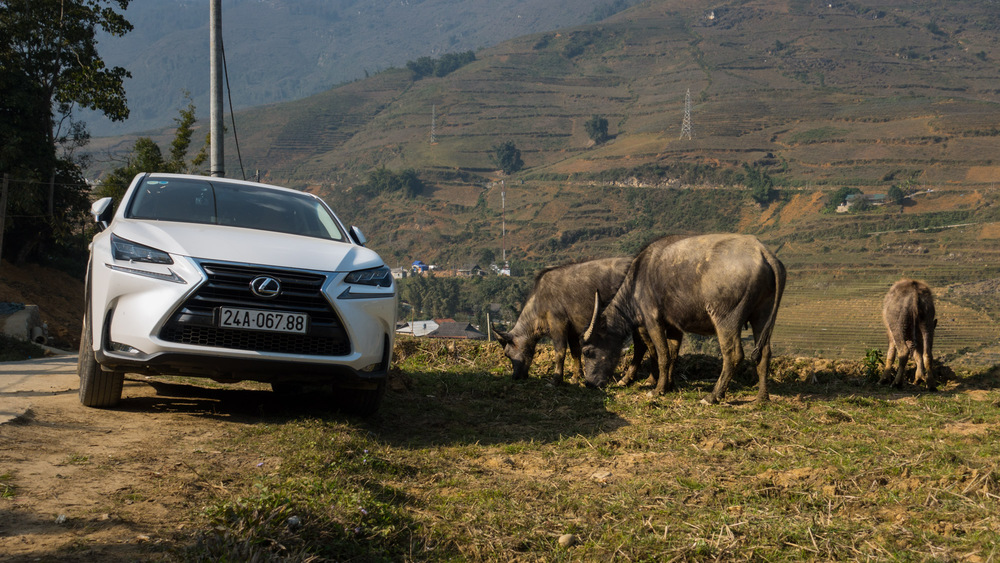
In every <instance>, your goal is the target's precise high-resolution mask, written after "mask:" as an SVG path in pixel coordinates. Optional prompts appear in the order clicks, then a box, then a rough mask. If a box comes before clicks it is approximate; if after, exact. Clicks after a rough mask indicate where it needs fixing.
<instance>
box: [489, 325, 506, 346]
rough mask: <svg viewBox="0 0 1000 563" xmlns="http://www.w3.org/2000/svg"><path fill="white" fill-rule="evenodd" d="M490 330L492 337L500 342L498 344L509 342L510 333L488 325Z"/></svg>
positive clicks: (502, 344) (503, 344)
mask: <svg viewBox="0 0 1000 563" xmlns="http://www.w3.org/2000/svg"><path fill="white" fill-rule="evenodd" d="M490 330H491V331H493V337H494V338H496V339H497V342H499V343H500V346H507V345H508V344H510V343H511V338H510V335H509V334H507V333H506V332H501V331H499V330H497V329H496V328H494V327H490Z"/></svg>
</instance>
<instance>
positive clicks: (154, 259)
mask: <svg viewBox="0 0 1000 563" xmlns="http://www.w3.org/2000/svg"><path fill="white" fill-rule="evenodd" d="M111 255H112V256H114V258H115V260H128V261H129V262H146V263H149V264H173V263H174V260H173V258H171V257H170V255H169V254H167V253H166V252H163V251H162V250H157V249H155V248H150V247H148V246H143V245H141V244H136V243H134V242H132V241H130V240H126V239H123V238H121V237H119V236H115V235H111Z"/></svg>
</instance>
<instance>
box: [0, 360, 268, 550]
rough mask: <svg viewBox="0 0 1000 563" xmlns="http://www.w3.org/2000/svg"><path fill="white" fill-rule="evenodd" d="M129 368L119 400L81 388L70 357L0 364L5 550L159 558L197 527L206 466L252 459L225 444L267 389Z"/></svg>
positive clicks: (250, 463) (257, 415) (263, 404)
mask: <svg viewBox="0 0 1000 563" xmlns="http://www.w3.org/2000/svg"><path fill="white" fill-rule="evenodd" d="M133 377H134V376H129V377H128V378H126V381H125V391H124V397H123V401H122V404H121V405H120V406H119V407H118V408H116V409H113V410H105V409H90V408H86V407H83V406H82V405H80V403H79V401H78V398H77V387H78V378H77V376H76V356H60V357H54V358H43V359H38V360H29V361H26V362H7V363H0V561H93V560H97V559H99V560H108V559H110V560H123V559H124V560H157V559H163V558H170V554H171V553H172V551H173V550H174V549H176V548H177V547H178V546H182V545H184V544H186V543H187V542H189V541H190V538H191V537H192V533H193V532H194V530H193V526H192V524H191V522H192V514H193V513H194V512H195V511H197V510H198V509H200V508H201V506H202V505H203V504H204V502H205V500H206V499H207V498H208V497H209V492H214V493H216V494H218V493H220V492H222V493H223V494H225V487H226V483H217V482H216V483H213V482H206V481H205V480H204V479H203V478H202V477H201V475H207V474H211V473H213V472H211V471H208V468H211V467H213V466H215V467H217V466H218V464H226V465H227V466H228V467H230V468H243V467H245V468H246V470H247V471H254V470H259V469H258V468H259V466H258V463H259V462H260V461H264V460H263V458H260V459H258V458H257V456H259V455H260V454H254V453H238V452H231V451H230V452H225V453H224V452H222V451H219V448H220V446H219V445H218V440H219V439H220V438H222V437H223V436H224V435H226V433H227V432H229V431H230V430H231V429H236V428H244V427H245V426H246V425H247V424H254V423H256V422H259V421H260V420H261V416H262V415H263V414H265V411H268V410H270V407H269V405H271V404H272V403H273V395H272V394H271V393H270V392H269V391H248V390H224V391H220V390H214V389H207V388H200V387H192V386H187V385H173V384H163V383H156V384H155V385H150V384H149V383H148V382H144V381H142V380H141V378H138V377H135V378H133Z"/></svg>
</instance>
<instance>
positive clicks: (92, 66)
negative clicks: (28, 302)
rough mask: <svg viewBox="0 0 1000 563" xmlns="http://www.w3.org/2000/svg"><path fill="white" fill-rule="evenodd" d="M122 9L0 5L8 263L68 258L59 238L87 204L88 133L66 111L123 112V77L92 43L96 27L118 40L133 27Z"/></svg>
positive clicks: (103, 4)
mask: <svg viewBox="0 0 1000 563" xmlns="http://www.w3.org/2000/svg"><path fill="white" fill-rule="evenodd" d="M127 6H128V0H5V1H4V2H2V3H0V91H2V92H3V95H0V173H7V174H9V176H10V178H11V186H10V194H9V197H10V202H9V204H8V209H7V213H8V215H9V216H12V219H11V220H8V221H7V222H6V233H5V237H4V251H5V255H7V256H11V257H13V259H14V260H15V261H16V262H24V261H27V260H34V259H40V258H42V257H44V256H49V255H53V254H58V253H59V252H63V253H66V254H72V253H75V251H73V250H71V249H70V248H69V246H72V245H74V244H79V241H75V240H74V239H73V238H72V237H68V235H67V234H68V233H71V232H72V231H73V229H72V225H75V224H78V223H79V221H80V219H81V218H82V216H83V215H85V213H86V210H87V207H88V203H87V202H88V199H87V191H88V189H89V188H88V186H87V185H86V183H85V182H84V180H83V174H82V172H81V168H82V165H83V164H84V162H83V161H82V160H81V159H80V158H79V157H77V156H76V154H75V151H76V149H78V148H79V147H81V146H83V145H84V144H86V143H87V141H88V140H89V135H88V133H87V130H86V126H85V124H83V123H82V122H78V121H76V120H74V118H73V111H74V109H75V108H77V107H84V108H88V109H92V110H96V111H99V112H101V113H103V114H104V115H106V116H107V117H108V118H110V119H111V120H113V121H121V120H123V119H125V118H126V117H128V105H127V104H126V100H125V89H124V85H123V80H124V79H125V78H126V77H128V76H129V74H128V72H127V71H126V70H125V69H123V68H121V67H113V68H108V67H107V65H106V64H105V63H104V61H103V59H102V58H101V57H100V55H99V54H98V52H97V40H96V34H97V33H98V31H103V32H104V33H107V34H109V35H112V36H122V35H124V34H125V33H127V32H128V31H130V30H131V29H132V26H131V24H129V22H128V21H127V20H126V19H125V18H124V17H123V16H122V15H121V14H120V13H119V12H118V11H116V9H119V10H125V8H126V7H127ZM45 185H48V186H50V188H49V189H43V188H40V186H45ZM68 245H69V246H68ZM59 249H63V250H59Z"/></svg>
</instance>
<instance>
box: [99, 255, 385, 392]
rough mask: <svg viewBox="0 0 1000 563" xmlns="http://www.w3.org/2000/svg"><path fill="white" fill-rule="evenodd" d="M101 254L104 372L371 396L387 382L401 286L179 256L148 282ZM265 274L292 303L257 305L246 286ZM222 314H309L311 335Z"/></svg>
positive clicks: (333, 274)
mask: <svg viewBox="0 0 1000 563" xmlns="http://www.w3.org/2000/svg"><path fill="white" fill-rule="evenodd" d="M96 246H97V245H95V249H94V250H95V255H94V261H93V267H92V269H91V275H92V280H91V284H90V285H91V287H92V288H93V294H92V295H91V306H92V310H91V314H92V315H93V316H92V317H91V318H93V319H94V320H95V322H94V323H93V330H94V338H93V341H94V348H95V350H94V352H95V356H96V358H97V361H98V363H100V364H101V365H102V366H103V367H104V368H105V369H109V370H114V371H124V372H130V373H142V374H153V375H186V376H193V377H209V378H212V379H215V380H218V381H225V382H233V381H241V380H253V381H262V382H270V383H273V382H309V383H333V384H336V385H339V386H344V387H363V388H364V387H369V386H372V385H374V384H376V383H377V382H378V381H381V380H383V379H385V377H386V376H387V373H388V369H389V364H390V363H391V361H392V346H393V341H394V336H395V333H394V326H395V307H396V303H395V287H394V286H393V287H390V288H377V289H376V290H374V291H362V292H361V293H359V291H361V290H358V289H357V288H356V287H355V286H352V285H351V284H345V283H344V278H345V277H346V275H347V274H346V272H314V271H303V270H292V269H283V268H277V267H274V266H260V265H252V264H242V263H240V264H234V263H225V262H220V261H213V262H211V263H208V262H206V261H199V260H195V259H191V258H186V257H178V256H174V257H173V258H174V264H171V265H170V266H169V267H167V266H160V265H146V264H143V265H142V267H143V268H146V269H148V270H149V271H150V272H152V273H153V274H155V275H143V274H142V273H137V272H136V271H135V270H129V269H123V268H113V267H111V266H112V265H114V261H113V260H111V259H110V256H101V255H100V254H101V253H100V252H99V250H98V249H97V248H96ZM261 272H263V273H265V274H267V275H281V276H284V278H282V279H283V281H284V280H285V279H287V280H288V287H289V291H288V294H289V296H290V297H289V299H288V300H260V299H259V298H256V297H254V296H253V295H252V294H251V292H250V291H249V284H248V283H246V279H245V278H247V277H248V276H249V277H252V276H253V275H259V273H261ZM168 274H169V275H168ZM99 288H100V289H99ZM367 289H368V288H364V290H367ZM358 295H363V297H361V298H359V297H358ZM222 306H230V307H234V306H235V307H247V308H253V309H266V310H274V311H291V312H307V313H308V314H309V315H310V328H309V332H308V333H307V334H305V335H289V334H282V333H270V332H262V331H249V330H239V329H230V328H221V327H219V326H218V323H217V322H216V311H217V310H218V308H219V307H222Z"/></svg>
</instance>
